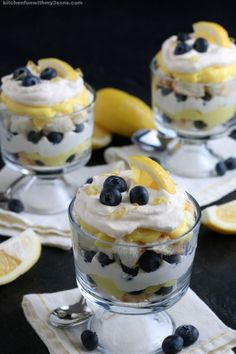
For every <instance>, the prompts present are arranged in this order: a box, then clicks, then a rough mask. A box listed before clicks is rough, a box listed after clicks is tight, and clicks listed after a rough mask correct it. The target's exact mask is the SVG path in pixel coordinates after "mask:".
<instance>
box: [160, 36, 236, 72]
mask: <svg viewBox="0 0 236 354" xmlns="http://www.w3.org/2000/svg"><path fill="white" fill-rule="evenodd" d="M194 41H195V38H191V39H189V40H188V41H187V43H188V44H189V45H191V46H192V45H193V43H194ZM176 44H177V36H171V37H170V38H168V39H167V40H165V41H164V43H163V44H162V48H161V57H162V60H163V64H164V65H165V66H166V67H167V68H168V69H169V70H171V71H173V72H183V73H184V72H186V73H194V72H197V71H199V70H202V69H205V68H207V67H209V66H226V65H229V64H232V63H233V62H235V61H236V46H235V44H233V43H232V45H231V47H229V48H226V47H222V46H217V45H216V44H213V43H209V46H208V49H207V51H206V52H204V53H199V52H198V51H196V50H195V49H192V50H190V51H189V52H187V53H184V54H182V55H176V54H174V50H175V47H176Z"/></svg>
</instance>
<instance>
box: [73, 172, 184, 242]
mask: <svg viewBox="0 0 236 354" xmlns="http://www.w3.org/2000/svg"><path fill="white" fill-rule="evenodd" d="M119 175H120V177H123V178H124V179H125V180H126V181H127V184H128V191H126V192H124V193H122V202H121V203H120V204H119V205H118V206H115V207H112V206H107V205H104V204H102V203H100V201H99V195H100V192H99V193H98V194H96V195H88V194H87V193H86V189H87V187H88V185H84V186H82V187H81V188H80V189H79V190H78V192H77V195H76V199H75V203H74V209H73V213H74V216H75V219H76V220H77V219H82V220H83V221H84V222H85V223H87V224H88V225H91V226H93V227H94V228H96V229H97V230H100V231H102V232H104V233H106V234H108V235H109V236H111V237H113V238H116V239H120V238H122V237H123V236H125V235H127V234H130V233H131V232H132V231H134V230H136V229H138V228H147V229H152V230H157V231H166V232H169V231H172V230H174V229H175V228H176V227H178V226H179V225H180V224H181V223H182V221H183V207H184V203H185V201H186V199H187V195H186V193H185V192H184V191H183V190H182V189H181V188H180V187H178V188H177V192H176V194H169V193H167V192H166V191H165V190H163V189H160V190H154V189H150V188H147V190H148V193H149V203H148V204H146V205H140V206H135V205H133V204H131V203H130V199H129V191H130V189H131V188H132V187H133V186H134V184H133V182H132V179H131V171H130V170H126V171H121V172H120V174H119ZM107 177H108V176H96V177H94V178H93V184H94V185H96V186H97V187H98V189H99V190H101V189H102V186H103V183H104V181H105V179H106V178H107ZM158 197H164V198H166V200H165V202H162V203H160V204H158V205H152V202H153V200H154V199H155V198H158ZM120 208H122V209H123V208H125V209H126V210H127V213H126V214H125V215H123V216H122V218H120V219H114V218H113V217H112V213H113V212H114V211H117V210H119V209H120Z"/></svg>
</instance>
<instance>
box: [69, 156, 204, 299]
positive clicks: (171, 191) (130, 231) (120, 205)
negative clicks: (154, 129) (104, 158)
mask: <svg viewBox="0 0 236 354" xmlns="http://www.w3.org/2000/svg"><path fill="white" fill-rule="evenodd" d="M129 165H130V168H129V169H127V170H120V171H112V172H111V173H107V174H102V175H98V176H94V177H93V178H90V179H89V180H88V181H87V182H86V183H85V184H84V185H83V186H82V187H80V188H79V190H78V192H77V195H76V198H75V201H74V203H72V206H71V222H72V230H73V240H74V242H73V243H74V257H75V266H76V274H77V280H78V283H79V285H80V286H81V287H82V288H85V289H86V290H87V292H90V293H91V292H92V293H93V294H95V295H96V294H100V296H102V297H104V298H113V299H116V300H119V301H122V302H128V303H130V302H133V303H137V302H143V301H147V300H148V301H150V300H151V301H152V300H155V299H156V298H158V299H165V298H167V297H169V296H170V295H171V294H172V295H173V296H174V295H176V294H178V292H179V291H180V289H181V291H184V290H183V289H187V286H188V283H189V278H190V270H191V265H192V262H193V258H194V254H195V248H196V242H197V233H198V221H199V220H197V219H198V217H199V216H197V210H196V206H195V204H194V202H193V201H192V199H191V198H190V197H189V196H188V194H187V193H186V192H185V191H184V190H183V189H182V188H181V187H179V186H177V185H176V184H175V183H174V181H173V180H172V179H171V177H170V176H169V174H168V172H167V171H165V170H164V169H163V168H162V167H161V166H160V165H159V164H158V163H157V162H156V161H154V160H152V159H150V158H148V157H144V156H133V157H130V158H129ZM196 225H197V226H196ZM101 294H102V295H101Z"/></svg>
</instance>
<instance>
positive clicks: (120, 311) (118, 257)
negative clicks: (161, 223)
mask: <svg viewBox="0 0 236 354" xmlns="http://www.w3.org/2000/svg"><path fill="white" fill-rule="evenodd" d="M123 176H124V175H123ZM94 183H95V185H93V184H94ZM94 183H93V184H92V185H91V186H92V187H88V188H90V191H92V190H95V189H96V180H95V182H94ZM86 188H87V187H86ZM131 189H132V185H131V186H129V187H128V192H127V193H130V190H131ZM149 193H150V189H149ZM76 198H77V197H76ZM81 198H82V196H81ZM122 199H123V200H124V203H127V200H126V192H124V194H123V195H122ZM81 200H82V199H81ZM81 200H80V202H81ZM78 201H79V199H78V200H77V201H76V199H74V200H73V201H72V203H71V205H70V207H69V218H70V223H71V228H72V233H73V251H74V261H75V270H76V280H77V284H78V287H79V289H80V290H81V292H82V294H83V296H84V297H85V298H86V300H87V301H88V302H89V304H90V306H91V307H92V308H93V309H94V316H93V317H92V319H91V321H90V322H89V325H88V327H89V329H91V330H92V331H94V332H96V333H97V335H98V338H99V345H100V347H99V350H100V351H101V352H104V353H112V354H114V353H116V354H118V353H120V354H121V353H123V354H124V353H129V354H132V353H136V354H139V353H140V354H141V353H142V354H143V353H145V354H148V353H159V352H160V350H161V349H160V348H161V344H162V341H163V340H164V338H165V337H167V336H168V335H170V334H172V333H173V332H174V329H175V323H174V319H172V318H171V317H170V316H169V314H168V313H167V312H165V310H168V308H170V307H171V306H173V305H174V304H175V303H176V302H177V301H179V300H180V299H181V298H182V296H183V295H184V294H185V293H186V291H187V289H188V287H189V282H190V277H191V269H192V264H193V260H194V255H195V251H196V247H197V239H198V233H199V224H200V215H201V211H200V208H199V206H198V204H197V202H196V201H195V200H194V198H193V197H191V196H190V195H187V194H186V199H185V202H184V203H186V204H185V207H186V208H187V209H188V210H187V209H186V213H187V214H188V216H189V220H191V221H190V222H189V224H188V225H189V226H187V227H184V229H183V228H182V227H183V224H181V225H180V226H179V228H176V229H175V231H174V233H172V234H171V235H172V236H171V237H173V238H172V239H170V238H169V236H168V235H167V234H165V233H163V234H162V236H161V237H160V238H159V239H158V240H156V241H153V242H151V241H150V242H148V241H147V240H148V239H149V240H152V239H154V238H155V236H156V235H157V234H155V233H154V231H153V230H151V229H139V230H135V232H134V233H131V234H128V235H125V236H124V237H122V239H120V240H114V239H113V238H112V237H110V236H108V235H107V234H106V235H104V232H101V231H98V230H97V229H96V228H95V227H94V226H91V224H90V225H88V224H86V223H85V222H84V220H81V221H79V220H78V217H77V216H78V215H77V214H76V213H75V210H76V207H77V205H78V204H77V205H76V203H77V202H78ZM170 203H172V202H170ZM82 204H83V202H82ZM89 204H90V202H89ZM95 204H96V202H95ZM147 205H148V204H147ZM135 207H137V205H136V206H135ZM139 207H140V208H141V210H143V212H142V213H143V217H144V218H145V215H146V214H145V213H146V211H145V209H146V205H142V206H139ZM139 207H138V208H139ZM82 208H83V209H84V204H83V207H82ZM101 208H102V209H103V206H102V207H101ZM105 208H106V207H105ZM109 208H115V207H109ZM119 208H120V207H119ZM122 208H124V206H122ZM142 208H143V209H142ZM102 209H101V210H102ZM115 209H116V208H115ZM101 210H99V211H98V214H100V213H101ZM106 210H107V209H106ZM122 210H123V209H122ZM172 212H173V210H172ZM88 213H89V212H88ZM116 213H117V211H116ZM128 213H129V212H128ZM184 213H185V212H184ZM187 214H185V215H187ZM87 215H88V214H87ZM100 215H101V214H100ZM104 215H105V213H104ZM146 217H147V218H148V215H146ZM106 218H107V223H108V224H109V215H106ZM115 220H117V219H115ZM90 222H91V221H90ZM123 222H125V221H123ZM92 225H94V224H92ZM185 226H186V225H185ZM108 227H109V226H108ZM181 230H184V232H183V233H182V234H180V232H181ZM177 235H178V236H177ZM159 236H160V234H159ZM134 239H135V240H136V241H134ZM145 239H146V242H144V241H141V240H145ZM131 240H133V241H132V242H131ZM137 240H139V241H137Z"/></svg>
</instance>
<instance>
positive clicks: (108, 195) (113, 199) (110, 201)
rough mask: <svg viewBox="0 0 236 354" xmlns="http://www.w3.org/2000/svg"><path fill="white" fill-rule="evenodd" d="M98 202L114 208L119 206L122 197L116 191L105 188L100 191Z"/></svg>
mask: <svg viewBox="0 0 236 354" xmlns="http://www.w3.org/2000/svg"><path fill="white" fill-rule="evenodd" d="M99 200H100V203H102V204H104V205H109V206H116V205H119V204H120V202H121V200H122V195H121V193H120V192H119V191H118V189H115V188H113V189H111V188H105V189H103V190H102V191H101V194H100V198H99Z"/></svg>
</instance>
